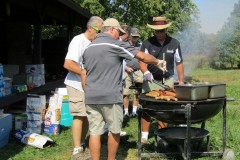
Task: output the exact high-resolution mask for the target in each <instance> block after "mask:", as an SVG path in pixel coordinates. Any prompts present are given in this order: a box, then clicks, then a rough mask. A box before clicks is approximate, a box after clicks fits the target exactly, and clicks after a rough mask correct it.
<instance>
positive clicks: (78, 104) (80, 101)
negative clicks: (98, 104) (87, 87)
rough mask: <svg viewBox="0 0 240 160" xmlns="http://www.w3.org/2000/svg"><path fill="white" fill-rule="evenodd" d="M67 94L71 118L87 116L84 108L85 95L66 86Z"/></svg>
mask: <svg viewBox="0 0 240 160" xmlns="http://www.w3.org/2000/svg"><path fill="white" fill-rule="evenodd" d="M66 87H67V92H68V96H69V99H68V101H69V102H68V103H69V109H70V113H71V115H72V116H87V113H86V107H85V93H84V92H81V91H79V90H77V89H75V88H73V87H70V86H66Z"/></svg>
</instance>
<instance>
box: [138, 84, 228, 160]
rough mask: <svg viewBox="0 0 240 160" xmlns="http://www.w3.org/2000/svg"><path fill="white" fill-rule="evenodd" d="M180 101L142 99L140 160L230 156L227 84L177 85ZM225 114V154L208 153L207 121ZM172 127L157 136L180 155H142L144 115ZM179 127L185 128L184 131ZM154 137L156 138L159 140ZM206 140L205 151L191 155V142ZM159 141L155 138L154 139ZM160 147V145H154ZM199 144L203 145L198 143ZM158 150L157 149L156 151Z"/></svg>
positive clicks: (160, 130)
mask: <svg viewBox="0 0 240 160" xmlns="http://www.w3.org/2000/svg"><path fill="white" fill-rule="evenodd" d="M174 89H175V90H176V97H177V98H178V100H177V101H165V100H159V99H155V98H152V97H148V96H146V94H145V93H144V94H140V95H139V97H138V98H139V101H140V104H141V107H140V108H139V110H138V112H139V117H138V124H139V126H138V158H139V159H141V158H151V157H168V156H171V155H172V156H174V155H180V156H181V157H182V158H183V159H184V160H190V159H191V158H192V157H200V156H201V157H202V156H219V157H220V156H228V155H229V154H230V155H231V153H226V152H228V151H230V150H225V147H226V95H225V92H226V84H225V83H209V82H202V83H194V84H184V85H175V86H174ZM221 110H222V113H223V116H222V117H223V118H222V127H223V128H222V151H217V152H209V137H210V133H209V131H207V130H206V129H205V121H206V120H207V119H209V118H211V117H213V116H215V115H217V114H218V113H219V112H220V111H221ZM143 113H145V114H147V115H149V116H150V117H152V118H154V119H157V120H160V121H163V122H167V123H169V124H173V125H172V126H173V127H168V128H164V129H158V130H156V131H155V132H154V134H155V135H156V136H159V137H161V138H162V139H163V140H165V141H166V142H167V143H169V144H171V145H176V146H178V147H179V148H180V149H179V152H168V153H166V152H164V153H159V152H158V151H157V150H155V152H154V153H143V149H142V145H141V142H140V141H141V115H142V114H143ZM194 123H202V125H201V128H196V127H191V124H194ZM179 124H184V127H183V126H182V125H179ZM156 136H155V137H156ZM205 137H206V139H207V142H206V144H207V145H206V146H207V147H206V151H203V152H202V151H194V152H193V151H191V146H192V145H191V142H194V141H199V142H202V140H203V138H205ZM155 141H156V138H155ZM155 144H157V143H155ZM199 144H200V143H199ZM155 148H156V147H155Z"/></svg>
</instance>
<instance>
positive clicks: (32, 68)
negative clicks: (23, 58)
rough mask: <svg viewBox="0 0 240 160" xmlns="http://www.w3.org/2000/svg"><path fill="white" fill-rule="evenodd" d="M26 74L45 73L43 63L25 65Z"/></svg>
mask: <svg viewBox="0 0 240 160" xmlns="http://www.w3.org/2000/svg"><path fill="white" fill-rule="evenodd" d="M25 69H26V73H27V74H42V75H44V74H45V69H44V64H31V65H26V66H25Z"/></svg>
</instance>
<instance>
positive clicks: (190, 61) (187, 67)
mask: <svg viewBox="0 0 240 160" xmlns="http://www.w3.org/2000/svg"><path fill="white" fill-rule="evenodd" d="M211 36H213V35H211ZM173 37H175V38H176V39H177V40H179V41H180V46H181V51H182V56H183V64H184V74H185V76H188V75H189V74H190V73H191V72H192V71H193V70H195V69H196V68H198V67H202V66H204V65H206V63H207V62H208V60H209V57H210V55H211V54H212V51H213V50H215V48H214V47H213V46H211V45H212V42H211V40H210V39H209V37H208V36H207V35H206V34H204V33H202V32H201V31H199V26H198V25H197V24H194V23H192V24H190V25H188V26H186V27H185V28H184V29H183V30H182V31H181V32H178V33H176V34H174V35H173ZM175 74H176V72H175Z"/></svg>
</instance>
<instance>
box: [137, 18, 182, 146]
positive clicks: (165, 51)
mask: <svg viewBox="0 0 240 160" xmlns="http://www.w3.org/2000/svg"><path fill="white" fill-rule="evenodd" d="M153 23H154V24H152V25H151V24H147V26H148V27H149V28H151V29H153V33H154V36H152V37H150V38H149V39H147V40H146V41H144V42H143V44H142V46H141V51H143V52H145V53H149V54H151V55H153V56H154V57H156V58H157V59H163V60H165V61H166V63H167V64H166V67H167V70H166V71H162V70H159V69H158V68H156V67H155V66H153V65H151V64H148V65H147V64H145V63H142V62H139V63H140V68H141V70H142V72H143V73H144V76H143V79H144V82H143V92H149V91H151V90H159V89H163V88H162V87H161V86H159V85H157V84H155V83H152V80H153V79H154V80H155V81H158V82H159V83H162V84H165V85H168V86H173V85H174V79H173V75H174V66H175V64H176V71H177V74H178V82H179V84H183V83H184V67H183V59H182V53H181V48H180V43H179V41H178V40H176V39H174V38H172V37H170V36H168V35H167V28H168V27H169V26H171V24H172V23H167V21H166V17H164V16H161V17H153ZM174 62H175V63H174ZM150 121H151V118H150V117H149V116H148V115H146V114H143V115H142V119H141V123H142V138H141V143H142V144H146V143H147V140H148V133H149V132H148V131H149V126H150ZM158 127H159V128H165V127H167V124H166V123H163V122H159V126H158Z"/></svg>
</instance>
